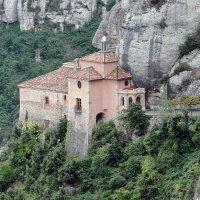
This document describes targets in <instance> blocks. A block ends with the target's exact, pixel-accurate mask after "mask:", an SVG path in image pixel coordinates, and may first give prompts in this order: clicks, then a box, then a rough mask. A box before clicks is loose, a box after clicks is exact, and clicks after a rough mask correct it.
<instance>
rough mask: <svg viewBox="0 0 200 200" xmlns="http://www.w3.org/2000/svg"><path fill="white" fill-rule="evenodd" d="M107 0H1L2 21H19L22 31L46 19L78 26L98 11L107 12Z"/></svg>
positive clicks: (61, 24)
mask: <svg viewBox="0 0 200 200" xmlns="http://www.w3.org/2000/svg"><path fill="white" fill-rule="evenodd" d="M106 4H107V0H101V1H98V0H0V11H1V12H0V16H1V19H2V21H4V22H6V23H13V22H16V21H19V24H20V28H21V30H22V31H24V30H30V29H32V28H34V27H36V25H38V24H42V23H45V22H46V21H50V22H53V23H54V24H57V25H59V26H60V28H61V29H62V28H63V25H64V23H67V24H73V25H75V26H76V28H79V27H82V26H83V25H84V24H85V23H87V22H89V21H90V20H91V19H92V18H93V17H94V15H95V14H96V13H97V12H102V13H103V14H104V13H105V12H106V11H105V10H106V8H105V7H106Z"/></svg>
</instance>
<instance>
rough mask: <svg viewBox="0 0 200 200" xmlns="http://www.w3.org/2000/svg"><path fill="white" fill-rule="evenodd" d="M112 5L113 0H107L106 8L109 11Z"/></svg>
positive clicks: (113, 3)
mask: <svg viewBox="0 0 200 200" xmlns="http://www.w3.org/2000/svg"><path fill="white" fill-rule="evenodd" d="M114 5H115V0H108V1H107V5H106V10H107V11H110V10H111V9H112V7H113V6H114Z"/></svg>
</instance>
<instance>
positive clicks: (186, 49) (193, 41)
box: [180, 36, 200, 57]
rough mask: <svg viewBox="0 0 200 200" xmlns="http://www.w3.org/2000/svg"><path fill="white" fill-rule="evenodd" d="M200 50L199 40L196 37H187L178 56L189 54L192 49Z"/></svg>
mask: <svg viewBox="0 0 200 200" xmlns="http://www.w3.org/2000/svg"><path fill="white" fill-rule="evenodd" d="M197 48H198V49H199V48H200V39H199V37H197V36H193V37H188V38H187V40H186V41H185V43H184V44H183V45H181V46H180V56H181V57H183V56H184V55H187V54H189V53H190V52H191V51H193V50H194V49H197Z"/></svg>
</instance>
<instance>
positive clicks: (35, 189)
mask: <svg viewBox="0 0 200 200" xmlns="http://www.w3.org/2000/svg"><path fill="white" fill-rule="evenodd" d="M142 115H144V113H143V112H142V111H141V107H140V106H139V105H132V106H131V107H130V108H129V110H128V111H127V112H126V113H125V116H124V117H123V119H125V121H124V123H125V126H127V127H129V128H130V129H129V130H131V131H134V132H135V131H136V132H137V135H139V138H138V140H137V141H136V142H135V143H133V142H132V141H131V140H130V139H129V137H127V136H126V135H123V134H122V133H121V132H120V131H119V130H117V129H116V127H115V125H114V123H113V122H106V123H99V124H98V125H97V126H96V127H95V128H94V130H93V140H92V143H91V147H90V149H89V154H88V156H87V157H86V158H79V157H70V156H69V155H67V154H66V152H65V137H67V136H66V132H67V130H66V129H67V128H66V127H67V123H68V122H67V121H66V120H62V121H61V123H60V125H59V127H58V129H57V130H46V131H45V132H43V131H42V130H41V128H40V127H39V126H38V125H37V124H35V123H33V122H30V121H28V122H27V124H26V125H24V126H23V127H18V128H16V129H15V131H14V136H13V139H12V141H11V142H10V143H9V146H8V149H7V152H6V153H5V154H4V155H2V156H1V162H0V168H1V172H0V190H1V192H2V193H1V194H0V199H2V200H10V199H15V200H19V199H20V200H21V199H26V200H29V199H31V200H37V199H38V200H41V199H49V200H65V199H67V200H68V199H70V200H84V199H85V200H95V199H96V200H97V199H98V200H100V199H102V200H125V199H130V200H141V199H145V200H148V199H149V200H150V199H151V200H153V199H154V200H158V199H159V200H160V199H162V200H165V199H166V200H168V199H182V200H184V199H185V200H188V199H192V196H193V193H194V190H195V185H196V181H197V179H198V177H199V175H200V166H199V162H200V150H199V147H200V118H190V117H188V116H187V115H184V114H181V115H176V116H168V117H167V118H165V119H163V120H162V122H161V123H160V124H157V125H154V126H153V127H152V128H149V129H147V126H146V128H144V127H141V126H140V125H141V120H140V117H141V116H142ZM130 116H131V117H130ZM134 116H135V117H134ZM130 122H134V126H130ZM142 123H143V124H146V125H147V124H148V118H147V117H145V116H144V121H143V122H142ZM6 174H9V176H6ZM11 186H12V187H11Z"/></svg>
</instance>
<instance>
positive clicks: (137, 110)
mask: <svg viewBox="0 0 200 200" xmlns="http://www.w3.org/2000/svg"><path fill="white" fill-rule="evenodd" d="M121 119H122V121H123V122H124V123H125V126H126V127H127V128H128V129H129V131H133V130H134V131H135V134H136V135H138V136H141V135H143V134H144V133H145V131H146V130H147V128H148V125H149V119H148V117H147V116H146V115H145V112H144V111H143V110H142V107H141V105H139V104H137V103H136V104H131V105H130V106H129V108H128V109H127V110H126V111H125V113H124V114H123V115H122V117H121Z"/></svg>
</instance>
